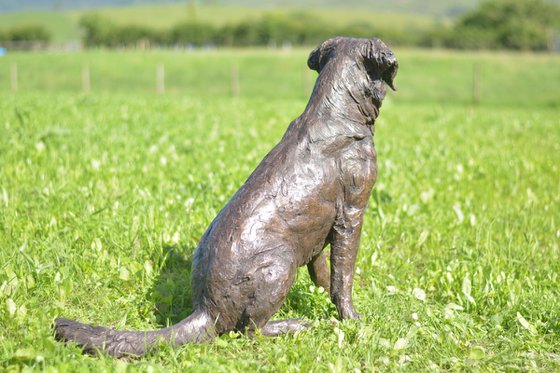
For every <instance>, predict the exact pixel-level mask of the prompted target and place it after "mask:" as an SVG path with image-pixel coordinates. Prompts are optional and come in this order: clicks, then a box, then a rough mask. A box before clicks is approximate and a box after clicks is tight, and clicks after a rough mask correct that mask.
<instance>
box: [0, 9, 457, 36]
mask: <svg viewBox="0 0 560 373" xmlns="http://www.w3.org/2000/svg"><path fill="white" fill-rule="evenodd" d="M27 1H28V2H31V1H32V0H27ZM123 1H125V0H123ZM325 1H327V0H325ZM47 2H48V1H47ZM84 2H85V1H84ZM91 12H94V13H96V14H99V15H101V16H102V17H103V18H105V19H107V20H110V21H111V22H113V23H115V24H118V25H139V26H143V27H150V28H155V29H168V28H169V27H172V26H173V25H175V24H177V23H180V22H186V21H193V20H196V21H198V22H206V23H210V24H213V25H216V26H222V25H225V24H234V23H238V22H240V21H246V20H251V19H253V20H254V19H257V18H259V17H262V16H263V15H264V14H267V13H270V12H274V13H275V14H288V15H290V14H293V13H300V14H301V12H305V13H308V14H312V15H313V16H314V17H317V18H318V20H319V21H323V22H328V23H329V24H335V25H344V24H360V23H367V24H374V25H375V26H376V27H379V28H391V29H394V30H403V29H407V30H426V29H428V28H430V27H432V26H434V25H435V24H440V23H442V22H446V20H447V19H446V18H443V19H442V18H438V17H433V16H429V15H425V14H413V13H398V12H389V11H383V12H382V11H373V10H360V9H352V8H348V9H334V8H329V7H328V6H325V7H316V8H313V9H311V8H308V9H301V8H291V7H282V8H281V9H279V8H264V7H260V8H259V7H248V6H241V5H239V6H233V5H232V6H227V5H197V6H193V5H186V4H178V3H176V4H151V5H150V4H148V5H146V4H144V5H131V6H119V7H101V8H96V9H73V10H44V11H24V12H13V13H6V14H0V30H2V29H8V28H11V27H18V26H25V25H41V26H43V27H44V28H45V29H47V30H48V31H49V32H50V34H51V35H52V40H53V41H54V42H68V41H77V40H79V39H80V28H79V25H78V24H79V20H80V19H81V18H82V17H83V16H84V15H85V14H88V13H91Z"/></svg>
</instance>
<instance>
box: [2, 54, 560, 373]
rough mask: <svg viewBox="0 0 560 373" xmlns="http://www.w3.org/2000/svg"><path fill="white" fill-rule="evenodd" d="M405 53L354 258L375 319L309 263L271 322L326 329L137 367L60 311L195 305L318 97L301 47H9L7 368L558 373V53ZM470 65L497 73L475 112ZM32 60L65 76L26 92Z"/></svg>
mask: <svg viewBox="0 0 560 373" xmlns="http://www.w3.org/2000/svg"><path fill="white" fill-rule="evenodd" d="M398 56H399V57H400V58H401V61H402V63H401V66H402V67H401V72H400V75H399V76H398V78H397V84H398V85H399V88H400V90H399V92H397V93H394V94H390V96H389V98H388V100H387V101H386V103H385V105H384V107H383V108H382V111H381V117H380V119H379V121H378V123H377V130H376V145H377V148H378V153H379V155H378V159H379V179H378V182H377V185H376V188H375V191H374V193H373V195H372V197H371V200H370V207H369V209H368V210H367V213H366V220H365V225H364V231H363V235H362V242H361V249H360V253H359V256H358V262H357V269H356V271H357V274H356V279H355V288H354V297H355V304H356V307H357V309H358V311H360V312H362V313H363V315H364V319H363V320H361V321H350V322H344V323H340V322H338V321H337V320H336V317H335V316H336V310H335V308H334V306H333V305H332V304H331V303H330V301H329V300H328V298H327V296H326V294H324V292H322V291H321V289H317V288H315V287H313V286H312V284H311V282H310V280H309V278H308V275H307V274H306V273H305V271H300V272H299V274H298V277H297V280H296V283H295V285H294V288H293V289H292V291H291V293H290V295H289V297H288V300H287V302H286V304H285V305H284V306H283V308H282V309H281V311H280V312H279V314H278V315H277V316H276V317H277V318H284V317H304V318H306V319H308V320H310V321H311V322H312V324H313V328H312V329H310V330H309V331H306V332H302V333H299V334H297V335H292V336H283V337H280V338H277V339H269V338H265V337H260V336H258V337H247V336H240V335H237V334H235V333H232V334H229V335H225V336H221V337H220V338H218V339H216V340H215V341H214V342H212V343H209V344H205V345H187V346H183V347H180V348H176V349H171V348H169V347H164V348H162V349H161V350H159V351H158V352H154V353H152V354H150V355H148V356H146V357H144V358H142V359H139V360H132V361H117V360H114V359H111V358H107V357H103V356H101V357H91V356H83V355H82V354H81V352H80V349H78V348H76V347H75V346H67V347H65V346H63V345H62V344H59V343H57V342H55V341H54V339H53V338H52V330H51V323H52V320H53V319H54V318H55V317H58V316H66V317H72V318H78V319H80V320H82V321H87V322H92V323H95V324H104V325H114V326H115V327H117V328H130V329H151V328H159V327H162V326H165V325H166V324H168V323H171V322H176V321H178V320H179V319H181V318H182V317H184V316H185V315H187V314H189V313H190V311H191V307H192V305H191V303H190V289H189V282H190V280H189V275H190V258H191V257H192V252H193V250H194V248H195V246H196V243H197V242H198V240H199V238H200V236H201V235H202V233H203V232H204V230H205V228H206V227H207V226H208V224H209V223H210V221H211V220H212V219H213V218H214V216H215V215H216V214H217V212H218V211H219V209H220V208H221V207H222V206H223V205H224V204H225V203H226V202H227V200H228V199H229V198H230V197H231V196H232V194H233V193H234V192H235V191H236V190H237V188H238V187H239V186H240V185H241V184H242V183H243V181H244V180H245V179H246V178H247V176H248V175H249V174H250V172H251V170H252V169H253V168H254V167H255V165H256V164H257V163H258V162H259V161H260V159H262V157H263V156H264V155H265V154H266V153H267V151H268V150H269V149H270V148H271V147H272V146H273V145H274V144H275V143H276V142H277V141H278V140H279V139H280V137H281V135H282V133H283V132H284V131H285V129H286V127H287V125H288V124H289V122H290V121H291V120H292V119H293V118H295V117H296V116H297V115H299V113H301V111H302V110H303V108H304V106H305V104H306V99H307V97H305V96H304V87H305V84H304V81H305V78H302V76H303V75H302V74H303V72H302V71H303V70H302V66H303V65H304V61H305V53H303V52H297V53H296V55H295V56H294V55H291V54H288V55H286V56H285V57H283V55H282V54H280V53H262V52H257V51H252V52H237V53H235V52H233V51H232V52H227V51H224V52H205V53H191V54H189V53H186V54H180V55H173V54H172V53H167V52H165V53H148V54H140V53H133V54H124V53H123V54H119V53H116V54H110V53H107V52H98V53H88V54H79V55H62V56H59V55H32V54H31V55H13V56H12V57H10V56H7V57H5V58H4V59H0V71H2V72H4V71H5V70H7V69H9V66H10V64H11V63H12V62H13V61H16V60H17V62H18V64H19V66H20V70H21V74H22V76H21V79H22V82H21V87H20V91H19V92H18V93H16V94H14V93H10V92H8V91H7V90H6V89H5V88H4V89H3V91H2V92H0V325H2V328H1V330H0V370H2V369H6V370H8V371H10V370H13V371H18V370H19V369H22V368H24V367H29V368H32V369H35V370H45V371H61V372H64V371H68V372H73V371H102V370H110V371H113V370H114V371H146V372H148V371H169V370H176V371H183V370H187V371H197V372H198V371H208V372H216V371H228V372H229V371H240V372H241V371H253V370H263V371H316V372H323V371H335V372H346V371H358V370H359V371H369V370H374V369H380V370H388V369H391V370H408V371H426V370H436V371H437V370H482V371H490V370H541V371H555V370H559V369H560V338H559V335H560V301H559V298H560V297H559V296H560V290H559V289H560V279H559V277H558V273H559V271H560V261H559V250H560V226H559V223H560V216H559V214H558V211H559V208H560V185H559V183H558V180H559V175H560V170H559V167H560V166H559V164H560V127H559V120H558V118H559V107H558V103H557V97H558V89H559V88H558V87H557V85H556V84H555V81H557V80H558V79H554V77H555V76H557V75H554V74H558V71H556V70H555V69H554V67H555V66H557V63H558V60H557V59H555V58H553V57H549V56H530V55H490V54H487V55H472V56H469V55H466V54H465V55H457V54H448V53H437V54H426V53H422V52H416V51H402V52H401V53H398ZM401 56H402V57H401ZM174 57H175V58H174ZM301 58H303V61H302V60H301ZM162 59H165V61H164V62H165V63H166V66H167V64H169V66H170V67H169V70H170V74H172V73H171V72H172V71H173V68H172V67H171V66H175V67H174V68H175V69H176V72H177V73H176V75H173V74H172V75H171V76H174V77H175V78H170V83H169V84H170V88H169V89H170V90H172V92H171V94H168V95H165V96H157V95H155V94H153V93H151V92H150V88H143V87H144V86H145V85H148V86H149V85H150V84H151V82H150V79H151V78H149V76H150V75H151V71H153V69H154V65H155V63H157V62H160V61H162ZM277 60H280V61H277ZM83 61H92V62H90V63H91V66H92V73H93V72H95V71H98V72H97V73H95V74H101V75H103V74H102V72H103V71H104V70H96V69H100V67H99V66H100V65H102V64H105V65H104V66H110V65H113V67H114V68H115V69H119V70H122V71H123V72H125V71H127V70H130V71H140V70H142V69H145V70H146V71H147V73H146V77H145V78H143V79H144V80H145V84H144V82H142V83H138V84H137V85H133V84H132V83H131V82H132V81H133V80H134V77H139V76H142V75H141V74H139V73H134V74H131V75H130V77H128V78H126V80H124V81H123V84H122V85H120V84H115V83H107V85H106V86H103V88H101V86H99V84H101V83H99V82H98V83H96V84H98V85H97V86H96V85H94V88H93V93H92V94H90V95H88V96H84V95H82V94H80V93H78V92H79V89H80V88H79V84H77V85H74V86H72V85H71V84H70V83H69V81H70V79H69V78H64V76H70V75H78V76H79V71H80V70H79V69H80V66H81V64H82V63H83ZM231 61H237V63H239V65H240V71H241V76H242V77H243V76H245V75H244V74H245V73H244V71H245V69H246V68H247V71H251V72H252V73H254V75H249V76H251V78H249V77H247V78H246V79H247V80H242V81H241V93H242V94H241V95H240V96H239V97H235V98H232V97H230V95H229V93H227V92H226V93H224V94H217V95H216V97H212V96H213V95H214V94H215V93H216V92H221V91H220V90H218V89H217V88H214V85H213V84H214V83H212V82H213V80H212V77H214V78H216V76H218V77H219V76H220V75H219V74H217V73H216V72H215V70H213V69H217V68H218V67H220V68H222V65H224V66H223V73H222V74H224V76H225V77H223V79H226V80H227V76H228V73H229V71H230V63H231ZM296 61H297V63H296ZM220 62H221V63H220ZM474 62H476V63H479V64H481V66H482V76H483V77H484V79H485V80H484V82H485V83H484V84H483V85H482V98H483V102H482V104H481V105H478V106H477V105H471V104H470V98H471V88H469V87H470V85H469V84H471V83H472V82H471V79H472V66H473V63H474ZM173 64H174V65H173ZM115 65H116V66H115ZM263 65H264V66H263ZM25 66H28V67H29V70H39V71H51V70H50V69H56V71H57V72H58V73H51V79H53V83H52V85H41V84H43V83H38V82H39V81H40V79H39V78H37V80H35V83H33V84H31V83H28V84H30V85H29V86H28V87H26V86H25V83H24V79H23V78H24V76H25V75H24V73H23V71H25V68H24V67H25ZM72 66H74V67H72ZM445 66H447V68H444V67H445ZM72 69H75V70H72ZM107 71H109V69H108V68H107ZM142 71H143V70H142ZM279 71H280V72H284V73H286V74H287V75H286V76H285V81H282V79H281V76H282V75H281V74H280V72H279ZM148 72H149V73H148ZM29 74H30V77H31V76H32V73H31V72H29ZM182 74H185V76H186V77H184V78H183V79H185V80H184V85H183V81H181V82H179V81H178V80H179V79H180V78H179V77H180V76H183V75H182ZM260 74H262V75H260ZM37 76H42V75H40V74H38V75H37ZM268 77H270V79H268ZM6 78H7V77H6V76H4V78H2V81H4V80H5V79H6ZM64 79H68V82H66V83H64V82H65V80H64ZM216 80H220V79H217V78H216ZM28 81H29V82H31V81H33V79H31V78H30V79H29V80H28ZM58 82H62V83H60V84H59V83H58ZM470 82H471V83H470ZM187 83H188V84H187ZM490 83H492V85H490ZM127 84H131V86H130V88H129V89H128V90H126V89H125V87H126V85H127ZM174 84H176V86H174ZM506 84H509V85H506ZM456 85H460V86H463V85H464V86H465V90H466V93H464V92H463V90H462V89H461V90H459V89H457V91H454V90H453V88H454V87H455V86H456ZM502 85H505V86H502ZM49 87H57V88H56V89H55V90H54V91H48V90H47V88H49ZM61 87H62V88H61ZM98 87H99V88H98ZM173 87H176V88H174V89H173ZM185 87H186V88H185ZM194 87H196V88H194ZM226 87H227V85H226ZM205 88H206V89H207V90H205ZM434 88H437V89H434ZM446 89H448V90H447V91H446ZM290 90H291V93H290ZM440 90H443V92H440ZM262 92H269V93H266V94H265V93H262ZM270 92H272V93H270ZM275 94H276V95H275ZM555 98H556V101H555ZM524 100H525V101H527V100H530V101H529V102H526V103H523V101H524ZM530 103H534V105H533V106H531V105H530Z"/></svg>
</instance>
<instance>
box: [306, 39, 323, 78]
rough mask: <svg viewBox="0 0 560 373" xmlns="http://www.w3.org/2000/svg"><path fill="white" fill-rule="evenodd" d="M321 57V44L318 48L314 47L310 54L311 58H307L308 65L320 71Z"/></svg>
mask: <svg viewBox="0 0 560 373" xmlns="http://www.w3.org/2000/svg"><path fill="white" fill-rule="evenodd" d="M320 57H321V46H320V45H319V46H318V47H317V48H315V49H313V51H312V52H311V53H310V54H309V58H308V59H307V66H308V67H309V68H310V69H311V70H315V71H317V72H319V59H320Z"/></svg>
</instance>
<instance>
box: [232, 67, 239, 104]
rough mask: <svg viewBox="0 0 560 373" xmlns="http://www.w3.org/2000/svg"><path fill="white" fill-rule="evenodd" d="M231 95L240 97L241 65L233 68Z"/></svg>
mask: <svg viewBox="0 0 560 373" xmlns="http://www.w3.org/2000/svg"><path fill="white" fill-rule="evenodd" d="M231 95H232V96H234V97H237V96H239V65H238V64H233V65H232V66H231Z"/></svg>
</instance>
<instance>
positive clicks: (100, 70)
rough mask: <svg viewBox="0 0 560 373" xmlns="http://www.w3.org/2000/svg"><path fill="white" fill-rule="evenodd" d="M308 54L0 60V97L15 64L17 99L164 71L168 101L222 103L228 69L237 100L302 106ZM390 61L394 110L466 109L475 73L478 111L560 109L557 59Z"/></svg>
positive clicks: (149, 78) (151, 81)
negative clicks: (86, 78)
mask: <svg viewBox="0 0 560 373" xmlns="http://www.w3.org/2000/svg"><path fill="white" fill-rule="evenodd" d="M310 49H311V48H309V49H301V50H299V49H296V50H285V51H282V50H258V49H257V50H255V49H247V50H243V51H239V50H218V51H191V52H174V51H151V52H135V51H122V52H114V51H89V52H85V53H70V54H68V53H58V54H57V53H47V54H32V53H31V54H30V53H19V54H18V53H9V54H8V55H6V56H5V57H2V58H0V92H2V91H4V92H9V91H10V85H11V83H10V79H11V78H10V71H11V68H12V65H13V64H17V66H18V83H19V87H18V88H19V91H20V92H42V91H49V92H64V93H78V92H81V89H82V68H83V66H84V65H86V64H87V65H89V69H90V76H91V90H92V92H95V93H103V92H119V93H131V92H134V93H151V92H154V91H155V76H156V66H157V65H158V64H164V66H165V75H166V91H167V93H169V94H173V95H188V96H191V95H197V96H206V97H207V96H209V95H210V96H216V95H218V96H225V97H229V96H231V93H232V88H231V72H232V68H233V67H234V66H238V70H239V83H240V84H239V85H240V95H241V96H243V97H262V98H279V97H280V98H286V99H288V98H292V97H297V98H301V99H306V98H307V97H308V95H309V92H310V89H311V85H312V81H313V79H314V77H315V76H316V74H315V73H314V72H312V71H310V70H309V69H308V68H307V66H306V60H307V56H308V53H309V50H310ZM396 54H397V56H398V58H399V63H400V66H401V68H400V72H399V75H398V78H397V86H398V87H399V93H398V94H397V95H393V96H391V100H394V101H395V102H401V103H405V102H407V103H440V104H450V103H453V104H455V103H460V104H468V103H471V102H472V101H473V75H474V71H475V69H478V70H479V71H480V81H479V91H480V100H481V104H483V105H502V106H503V105H515V106H524V107H528V106H535V105H536V106H549V107H556V108H557V107H558V105H560V101H559V100H558V97H560V85H558V84H557V82H558V81H560V69H558V65H559V64H560V56H557V55H548V54H542V55H533V54H519V53H500V54H491V53H473V52H469V53H463V52H447V51H422V50H397V51H396Z"/></svg>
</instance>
